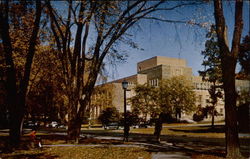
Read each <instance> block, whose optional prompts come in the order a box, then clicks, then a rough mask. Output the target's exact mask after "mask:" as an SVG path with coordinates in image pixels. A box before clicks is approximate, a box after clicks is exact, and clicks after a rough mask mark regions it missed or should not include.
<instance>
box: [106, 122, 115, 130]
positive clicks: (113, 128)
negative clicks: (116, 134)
mask: <svg viewBox="0 0 250 159" xmlns="http://www.w3.org/2000/svg"><path fill="white" fill-rule="evenodd" d="M104 129H108V130H115V129H119V123H117V122H114V123H109V124H107V125H105V126H104Z"/></svg>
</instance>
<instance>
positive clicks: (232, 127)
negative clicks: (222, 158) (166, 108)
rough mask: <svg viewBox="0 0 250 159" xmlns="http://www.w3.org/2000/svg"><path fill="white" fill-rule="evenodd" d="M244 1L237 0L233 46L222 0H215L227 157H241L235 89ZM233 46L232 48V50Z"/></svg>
mask: <svg viewBox="0 0 250 159" xmlns="http://www.w3.org/2000/svg"><path fill="white" fill-rule="evenodd" d="M242 12H243V1H242V0H236V1H235V16H234V20H235V24H234V33H233V39H232V44H231V47H230V45H229V42H228V37H227V33H228V30H227V29H228V28H227V25H226V21H225V16H224V13H223V4H222V0H214V17H215V24H216V32H217V37H218V45H219V48H220V58H221V65H222V81H223V87H224V92H225V114H226V119H225V122H226V153H227V158H241V154H240V146H239V137H238V126H237V112H236V98H237V94H236V91H235V67H236V62H237V59H238V55H239V46H240V40H241V34H242V28H243V20H242ZM230 48H231V50H230Z"/></svg>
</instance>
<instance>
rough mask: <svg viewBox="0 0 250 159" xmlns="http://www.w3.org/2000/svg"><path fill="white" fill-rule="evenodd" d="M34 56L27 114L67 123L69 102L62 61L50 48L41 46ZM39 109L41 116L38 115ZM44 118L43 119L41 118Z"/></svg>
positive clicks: (45, 119) (44, 119)
mask: <svg viewBox="0 0 250 159" xmlns="http://www.w3.org/2000/svg"><path fill="white" fill-rule="evenodd" d="M37 48H39V49H38V51H37V53H36V54H35V56H34V60H33V61H34V62H33V66H32V71H31V77H30V79H31V80H30V86H29V89H28V92H27V95H28V97H27V108H28V110H27V114H26V115H28V114H29V115H31V116H34V118H37V119H39V120H43V121H45V122H46V121H47V120H60V121H61V122H63V123H65V120H66V119H65V116H66V107H65V106H66V105H67V102H68V99H67V96H66V93H65V91H64V89H63V88H64V85H63V76H62V74H61V65H60V61H59V60H58V58H57V57H56V54H55V53H54V52H55V51H54V50H53V49H51V48H49V47H48V46H39V47H37ZM37 109H39V110H40V111H39V114H38V113H37V111H36V110H37ZM55 111H57V112H55ZM42 116H43V117H44V118H43V119H42V118H41V117H42Z"/></svg>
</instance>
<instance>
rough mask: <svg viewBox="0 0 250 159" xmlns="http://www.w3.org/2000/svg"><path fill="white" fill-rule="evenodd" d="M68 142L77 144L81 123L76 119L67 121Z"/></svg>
mask: <svg viewBox="0 0 250 159" xmlns="http://www.w3.org/2000/svg"><path fill="white" fill-rule="evenodd" d="M68 122H69V123H68V140H73V141H74V142H75V143H78V142H79V137H80V133H81V125H82V122H81V121H79V120H78V119H71V120H69V121H68Z"/></svg>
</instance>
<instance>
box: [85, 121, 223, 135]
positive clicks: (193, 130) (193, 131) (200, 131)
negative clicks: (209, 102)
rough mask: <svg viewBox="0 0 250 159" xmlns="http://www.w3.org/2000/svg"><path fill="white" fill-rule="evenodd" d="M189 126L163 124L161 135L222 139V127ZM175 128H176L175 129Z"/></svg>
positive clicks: (146, 131) (140, 130)
mask: <svg viewBox="0 0 250 159" xmlns="http://www.w3.org/2000/svg"><path fill="white" fill-rule="evenodd" d="M188 125H190V124H164V126H170V127H164V128H163V129H162V132H161V134H162V135H170V136H191V137H205V138H224V137H225V133H224V131H223V126H216V127H215V129H214V130H211V127H210V126H201V125H197V126H188ZM176 126H177V127H176ZM82 130H83V132H85V133H88V132H92V133H93V132H96V133H98V134H101V133H112V132H120V133H122V132H123V130H103V128H90V129H87V128H83V129H82ZM130 133H138V134H153V133H154V127H150V128H137V129H133V128H131V129H130Z"/></svg>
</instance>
